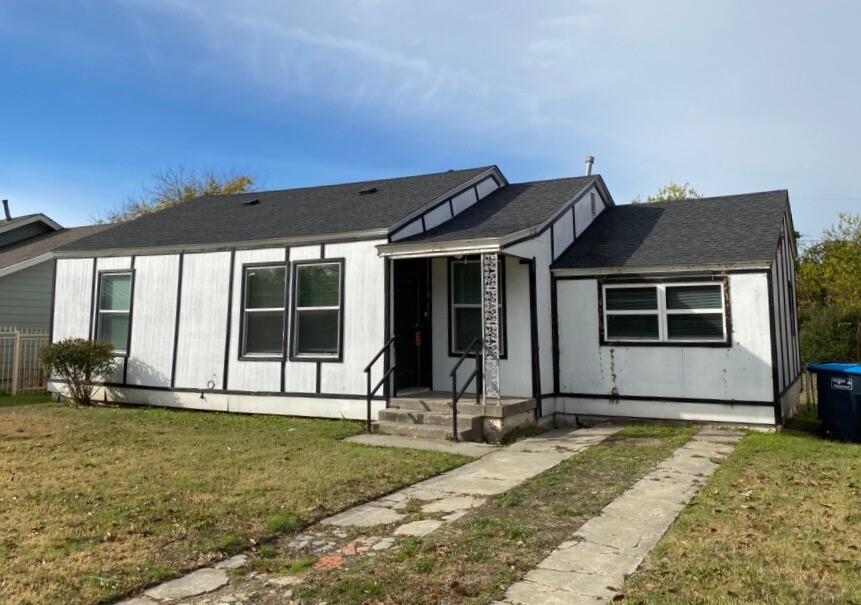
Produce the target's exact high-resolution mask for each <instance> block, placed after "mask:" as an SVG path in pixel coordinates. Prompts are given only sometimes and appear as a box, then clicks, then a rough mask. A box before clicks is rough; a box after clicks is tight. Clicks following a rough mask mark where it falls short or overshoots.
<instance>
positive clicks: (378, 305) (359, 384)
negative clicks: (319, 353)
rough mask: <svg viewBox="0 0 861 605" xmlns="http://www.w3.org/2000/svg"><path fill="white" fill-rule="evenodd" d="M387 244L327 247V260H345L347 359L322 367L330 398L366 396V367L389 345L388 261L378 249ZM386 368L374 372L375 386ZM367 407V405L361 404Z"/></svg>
mask: <svg viewBox="0 0 861 605" xmlns="http://www.w3.org/2000/svg"><path fill="white" fill-rule="evenodd" d="M383 243H385V241H383V240H380V241H363V242H352V243H344V244H327V245H326V250H325V253H326V258H344V259H346V260H345V261H344V296H343V301H344V302H343V304H344V310H343V315H344V327H343V329H344V337H343V343H344V344H343V359H342V361H341V362H339V363H321V364H320V391H321V392H322V393H325V394H327V395H340V394H346V395H364V394H365V392H366V390H367V384H366V382H365V381H366V379H365V374H364V372H363V370H364V368H365V366H366V365H367V364H368V362H369V361H371V358H372V357H373V356H374V355H376V353H377V351H379V350H380V347H382V346H383V344H384V343H385V329H386V320H385V300H386V285H385V284H386V282H385V261H384V260H383V259H382V258H380V257H379V256H378V255H377V248H376V246H377V245H379V244H383ZM382 368H383V364H382V363H379V364H377V366H376V367H375V368H374V372H375V373H374V374H373V375H372V377H373V378H374V379H375V380H374V383H375V384H376V381H377V380H379V378H380V377H382ZM360 405H362V406H363V405H364V404H360Z"/></svg>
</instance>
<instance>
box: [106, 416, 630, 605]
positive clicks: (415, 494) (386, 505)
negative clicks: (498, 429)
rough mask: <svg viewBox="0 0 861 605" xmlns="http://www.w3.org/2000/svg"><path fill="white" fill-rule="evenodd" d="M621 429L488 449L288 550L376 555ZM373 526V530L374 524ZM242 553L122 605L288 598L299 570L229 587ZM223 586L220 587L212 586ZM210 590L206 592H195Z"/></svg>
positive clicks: (314, 530)
mask: <svg viewBox="0 0 861 605" xmlns="http://www.w3.org/2000/svg"><path fill="white" fill-rule="evenodd" d="M619 430H621V427H619V426H599V427H594V428H588V429H576V430H575V429H559V430H554V431H549V432H547V433H543V434H541V435H538V436H535V437H530V438H528V439H524V440H522V441H519V442H517V443H514V444H512V445H510V446H508V447H504V448H491V450H490V451H489V453H486V451H485V450H484V449H483V450H482V453H483V454H484V453H486V455H484V456H483V457H482V458H479V459H478V460H474V461H472V462H470V463H468V464H465V465H464V466H461V467H459V468H456V469H453V470H451V471H448V472H446V473H443V474H441V475H438V476H436V477H432V478H430V479H426V480H424V481H421V482H419V483H416V484H415V485H411V486H409V487H406V488H404V489H401V490H399V491H397V492H394V493H392V494H389V495H387V496H383V497H382V498H378V499H377V500H374V501H372V502H368V503H366V504H360V505H358V506H355V507H353V508H351V509H348V510H346V511H344V512H342V513H339V514H337V515H333V516H331V517H328V518H326V519H323V520H322V521H321V522H320V523H318V524H317V525H315V526H313V527H311V528H308V530H306V532H305V533H303V534H301V535H299V536H297V537H296V538H294V539H292V540H291V541H290V543H289V544H286V545H285V548H286V549H287V550H289V551H291V552H293V553H296V554H299V553H307V554H310V555H313V556H315V557H320V561H319V564H325V565H329V564H332V565H335V566H338V565H340V560H341V559H342V558H343V556H345V555H346V556H357V555H373V554H375V553H377V552H382V551H384V550H386V549H388V548H390V547H391V546H393V545H394V544H395V541H396V540H397V539H398V538H401V537H407V536H425V535H428V534H429V533H432V532H434V531H436V530H437V529H439V528H440V527H442V526H443V525H444V524H445V523H449V522H451V521H454V520H456V519H459V518H460V517H462V516H463V515H465V514H466V513H467V512H469V510H470V509H471V508H474V507H476V506H480V505H481V504H483V503H484V501H485V498H486V497H487V496H493V495H497V494H501V493H503V492H506V491H508V490H510V489H511V488H513V487H516V486H518V485H520V484H521V483H523V482H524V481H526V480H527V479H531V478H532V477H534V476H536V475H538V474H540V473H543V472H544V471H546V470H548V469H550V468H553V467H554V466H556V465H557V464H560V463H561V462H563V461H564V460H567V459H568V458H571V457H572V456H575V455H577V454H579V453H580V452H582V451H583V450H585V449H587V448H589V447H591V446H593V445H595V444H597V443H600V442H601V441H603V440H604V439H606V438H607V437H608V436H610V435H612V434H613V433H615V432H617V431H619ZM411 502H420V503H421V505H420V506H421V512H422V516H423V517H424V518H422V519H421V520H418V521H408V517H409V513H408V512H407V510H406V509H407V508H408V507H409V505H410V503H411ZM352 528H362V529H368V530H369V531H368V532H366V533H369V534H372V535H365V536H363V537H361V538H355V537H354V538H351V537H350V530H351V529H352ZM371 528H373V529H371ZM245 561H246V560H245V555H238V556H236V557H233V558H232V559H228V560H227V561H222V562H220V563H216V564H215V565H212V566H210V567H204V568H201V569H198V570H196V571H193V572H191V573H189V574H187V575H185V576H183V577H181V578H177V579H176V580H171V581H170V582H165V583H164V584H161V585H159V586H154V587H152V588H150V589H148V590H146V591H145V592H144V595H143V596H140V597H137V598H134V599H129V600H126V601H123V602H122V604H121V605H160V604H163V603H204V602H206V603H219V604H221V603H223V604H227V603H242V602H245V601H246V600H248V599H249V598H250V595H251V594H254V595H255V598H257V597H259V596H260V595H261V594H262V593H264V592H269V593H270V594H272V593H277V594H278V597H279V598H288V597H289V594H290V592H291V588H292V585H293V584H294V583H295V582H297V581H301V576H282V577H267V578H260V577H256V578H253V579H252V581H251V582H250V583H249V585H247V586H240V587H234V586H229V576H228V574H227V570H228V569H231V568H236V567H241V566H242V565H243V564H244V563H245ZM214 591H218V592H214ZM210 593H211V594H210ZM200 595H206V598H205V599H203V598H202V597H201V599H198V598H196V597H198V596H200Z"/></svg>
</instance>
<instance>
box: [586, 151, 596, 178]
mask: <svg viewBox="0 0 861 605" xmlns="http://www.w3.org/2000/svg"><path fill="white" fill-rule="evenodd" d="M594 163H595V156H592V155H587V156H586V176H589V175H590V174H592V164H594Z"/></svg>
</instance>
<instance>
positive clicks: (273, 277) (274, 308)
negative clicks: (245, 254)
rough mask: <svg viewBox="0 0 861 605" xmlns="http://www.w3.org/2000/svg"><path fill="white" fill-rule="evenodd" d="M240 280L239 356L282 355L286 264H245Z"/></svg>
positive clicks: (285, 299)
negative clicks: (241, 290) (241, 283)
mask: <svg viewBox="0 0 861 605" xmlns="http://www.w3.org/2000/svg"><path fill="white" fill-rule="evenodd" d="M243 280H244V281H243V291H244V300H243V301H242V355H243V356H244V357H281V356H282V355H283V354H284V317H285V304H286V302H287V267H286V266H284V265H272V266H248V267H245V270H244V275H243Z"/></svg>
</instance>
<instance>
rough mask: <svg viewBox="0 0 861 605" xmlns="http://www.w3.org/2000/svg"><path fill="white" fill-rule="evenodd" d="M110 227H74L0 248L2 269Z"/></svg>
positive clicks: (0, 266)
mask: <svg viewBox="0 0 861 605" xmlns="http://www.w3.org/2000/svg"><path fill="white" fill-rule="evenodd" d="M109 226H110V225H90V226H88V227H72V228H70V229H60V230H59V231H51V232H50V233H44V234H42V235H37V236H36V237H31V238H29V239H25V240H23V241H20V242H15V243H13V244H9V245H8V246H3V247H0V269H5V268H6V267H11V266H12V265H17V264H18V263H21V262H24V261H26V260H30V259H31V258H35V257H37V256H41V255H42V254H45V253H46V252H51V251H52V250H56V249H57V248H59V247H60V246H63V245H66V244H69V243H71V242H74V241H76V240H79V239H81V238H84V237H89V236H90V235H93V234H95V233H98V232H100V231H104V230H105V229H106V228H108V227H109Z"/></svg>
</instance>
